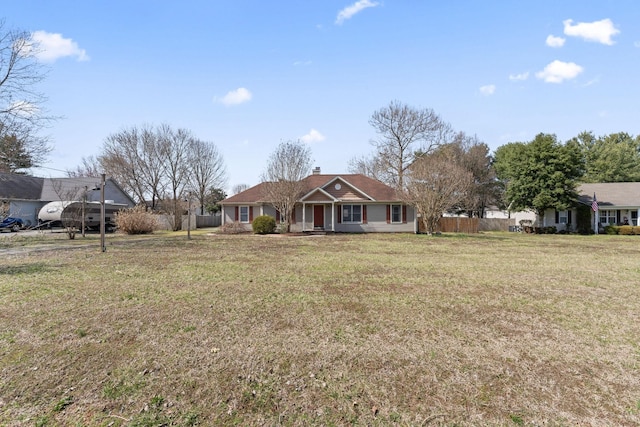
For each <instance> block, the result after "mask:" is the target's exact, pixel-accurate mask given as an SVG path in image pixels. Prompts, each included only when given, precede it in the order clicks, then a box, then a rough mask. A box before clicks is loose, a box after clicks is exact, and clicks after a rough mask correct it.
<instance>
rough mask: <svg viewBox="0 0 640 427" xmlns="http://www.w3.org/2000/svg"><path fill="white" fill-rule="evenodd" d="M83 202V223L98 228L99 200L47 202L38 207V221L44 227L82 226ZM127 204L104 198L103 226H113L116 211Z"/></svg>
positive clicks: (87, 226)
mask: <svg viewBox="0 0 640 427" xmlns="http://www.w3.org/2000/svg"><path fill="white" fill-rule="evenodd" d="M83 204H84V224H85V227H86V228H88V229H98V228H100V202H84V203H83V202H71V201H57V202H49V203H47V204H46V205H44V206H43V207H42V209H40V213H39V214H38V223H39V224H40V226H41V227H42V226H46V227H56V226H57V227H60V226H64V227H76V228H81V227H82V212H83ZM127 207H128V206H127V205H125V204H122V203H114V202H113V200H106V201H105V203H104V222H105V227H107V228H110V227H114V226H115V216H116V214H117V213H118V211H120V210H122V209H126V208H127Z"/></svg>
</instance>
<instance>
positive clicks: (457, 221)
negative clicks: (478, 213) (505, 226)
mask: <svg viewBox="0 0 640 427" xmlns="http://www.w3.org/2000/svg"><path fill="white" fill-rule="evenodd" d="M479 222H480V221H479V220H478V218H466V217H459V216H456V217H442V218H440V221H438V229H439V230H440V231H441V232H443V233H477V232H478V223H479Z"/></svg>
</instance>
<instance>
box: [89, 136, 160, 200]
mask: <svg viewBox="0 0 640 427" xmlns="http://www.w3.org/2000/svg"><path fill="white" fill-rule="evenodd" d="M143 156H144V146H143V141H142V138H141V137H140V132H139V131H138V129H137V128H136V127H132V128H130V129H123V130H121V131H119V132H117V133H114V134H111V135H109V136H108V137H107V138H106V139H105V141H104V144H103V147H102V154H101V155H100V157H99V158H98V161H99V162H100V164H101V166H102V168H103V170H104V172H105V173H106V174H107V175H109V176H111V177H113V178H115V179H116V181H117V182H118V183H120V185H122V187H123V188H124V189H125V190H126V191H127V192H129V193H131V194H133V195H134V197H135V198H136V199H137V201H138V202H139V203H143V202H144V201H145V200H147V196H148V195H149V193H150V191H149V188H148V187H147V185H146V183H145V181H144V178H143V173H144V172H143V170H144V169H145V165H144V164H143V163H144V162H143V161H142V159H143ZM151 193H153V190H152V191H151Z"/></svg>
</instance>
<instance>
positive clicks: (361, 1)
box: [336, 0, 380, 25]
mask: <svg viewBox="0 0 640 427" xmlns="http://www.w3.org/2000/svg"><path fill="white" fill-rule="evenodd" d="M379 5H380V3H378V2H375V1H371V0H358V1H357V2H355V3H354V4H352V5H351V6H347V7H345V8H344V9H342V10H341V11H340V12H338V16H337V17H336V25H342V23H343V22H344V21H346V20H347V19H351V18H352V17H353V15H355V14H356V13H359V12H362V11H363V10H364V9H366V8H369V7H376V6H379Z"/></svg>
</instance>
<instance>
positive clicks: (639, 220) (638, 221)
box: [633, 208, 640, 225]
mask: <svg viewBox="0 0 640 427" xmlns="http://www.w3.org/2000/svg"><path fill="white" fill-rule="evenodd" d="M633 225H640V208H638V214H637V215H636V223H635V224H633Z"/></svg>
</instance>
